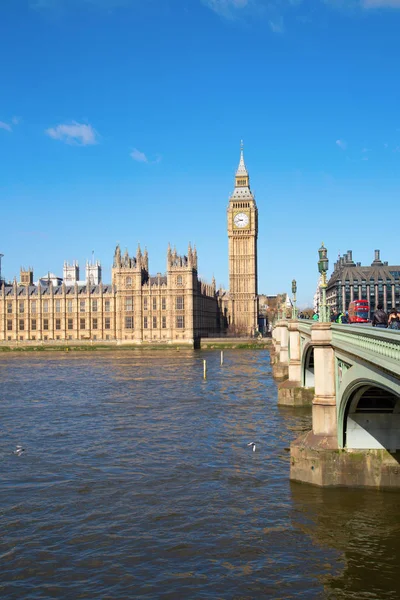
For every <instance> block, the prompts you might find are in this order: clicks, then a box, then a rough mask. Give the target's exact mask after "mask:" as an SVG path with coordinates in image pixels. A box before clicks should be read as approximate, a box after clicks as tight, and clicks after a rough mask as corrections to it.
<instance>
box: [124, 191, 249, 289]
mask: <svg viewBox="0 0 400 600" xmlns="http://www.w3.org/2000/svg"><path fill="white" fill-rule="evenodd" d="M244 185H246V184H244ZM132 283H133V280H132V277H127V278H126V279H125V286H126V287H127V288H130V287H132ZM176 285H183V278H182V275H178V276H177V278H176Z"/></svg>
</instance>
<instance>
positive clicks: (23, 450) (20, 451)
mask: <svg viewBox="0 0 400 600" xmlns="http://www.w3.org/2000/svg"><path fill="white" fill-rule="evenodd" d="M23 452H25V448H23V447H22V446H17V448H16V449H15V450H14V451H13V454H16V455H17V456H21V454H22V453H23Z"/></svg>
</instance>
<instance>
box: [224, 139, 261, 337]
mask: <svg viewBox="0 0 400 600" xmlns="http://www.w3.org/2000/svg"><path fill="white" fill-rule="evenodd" d="M227 214H228V240H229V292H230V294H229V296H230V300H231V302H230V305H231V306H230V313H231V324H232V325H233V326H234V328H235V330H236V331H237V332H238V333H247V334H249V335H251V334H253V333H254V332H255V331H256V330H257V329H258V322H257V321H258V300H257V236H258V211H257V206H256V201H255V198H254V196H253V194H252V192H251V190H250V180H249V174H248V172H247V169H246V165H245V164H244V158H243V142H242V143H241V148H240V161H239V167H238V170H237V171H236V176H235V189H234V191H233V194H232V196H231V197H230V199H229V204H228V210H227Z"/></svg>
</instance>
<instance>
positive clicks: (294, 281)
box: [292, 279, 297, 319]
mask: <svg viewBox="0 0 400 600" xmlns="http://www.w3.org/2000/svg"><path fill="white" fill-rule="evenodd" d="M296 292H297V282H296V280H295V279H293V280H292V294H293V306H292V319H297V307H296Z"/></svg>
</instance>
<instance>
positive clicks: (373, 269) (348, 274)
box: [326, 250, 400, 312]
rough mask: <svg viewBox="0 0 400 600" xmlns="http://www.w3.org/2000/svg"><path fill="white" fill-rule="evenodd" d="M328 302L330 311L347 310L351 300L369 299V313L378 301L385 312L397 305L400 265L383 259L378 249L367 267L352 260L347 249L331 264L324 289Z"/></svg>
mask: <svg viewBox="0 0 400 600" xmlns="http://www.w3.org/2000/svg"><path fill="white" fill-rule="evenodd" d="M326 299H327V304H328V306H329V307H330V308H331V310H333V311H340V312H341V311H346V310H348V308H349V304H350V302H352V301H353V300H368V302H369V304H370V308H371V312H374V311H375V309H376V307H377V305H378V304H382V305H383V307H384V310H385V311H390V310H391V308H393V307H396V308H397V309H399V308H400V266H398V265H397V266H390V265H389V264H388V263H387V262H382V261H381V258H380V251H379V250H375V258H374V261H373V262H372V264H371V265H370V266H365V267H364V266H361V263H359V262H358V263H355V262H354V261H353V253H352V251H351V250H348V251H347V252H346V253H345V254H344V255H343V256H341V257H340V258H339V260H338V261H337V262H336V263H335V265H334V270H333V273H332V275H331V278H330V279H329V281H328V286H327V290H326Z"/></svg>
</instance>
